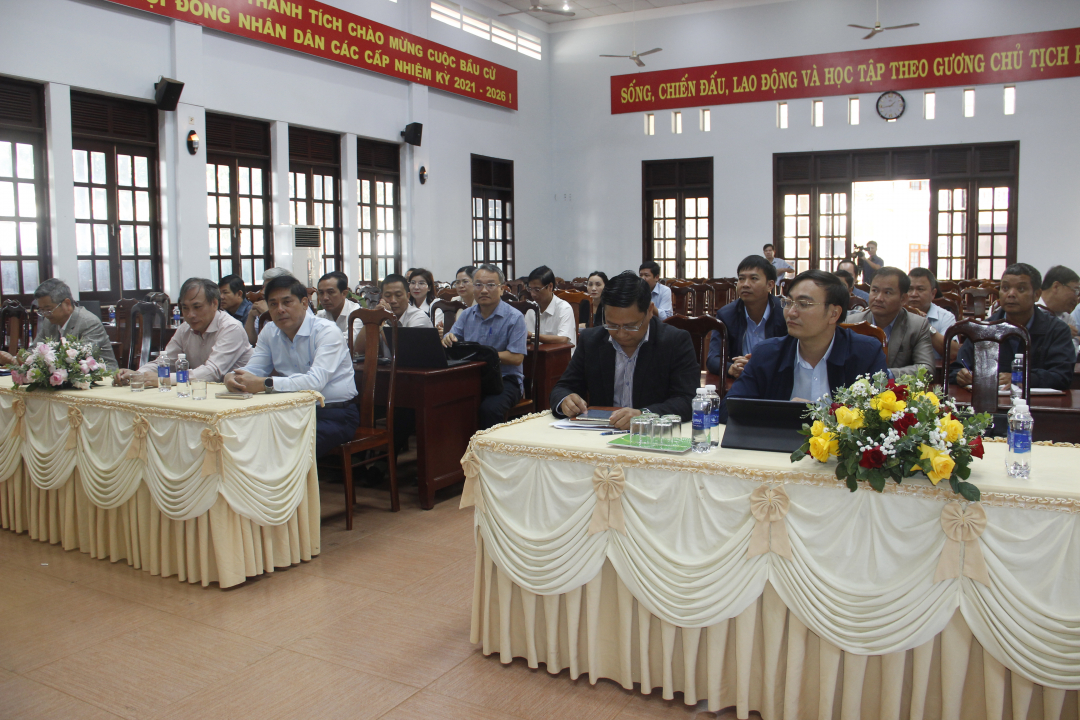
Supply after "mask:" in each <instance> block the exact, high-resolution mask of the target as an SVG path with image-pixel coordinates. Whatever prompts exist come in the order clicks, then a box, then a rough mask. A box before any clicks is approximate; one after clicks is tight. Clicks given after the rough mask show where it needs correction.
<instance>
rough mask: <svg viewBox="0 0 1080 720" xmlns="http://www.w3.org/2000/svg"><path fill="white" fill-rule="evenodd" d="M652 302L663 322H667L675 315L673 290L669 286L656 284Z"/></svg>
mask: <svg viewBox="0 0 1080 720" xmlns="http://www.w3.org/2000/svg"><path fill="white" fill-rule="evenodd" d="M652 301H653V305H656V310H657V314H658V315H659V317H660V319H661V320H666V319H668V318H669V317H671V316H672V315H674V314H675V310H674V309H673V308H672V306H671V288H669V287H668V286H667V285H664V284H662V283H660V282H657V283H656V287H654V288H653V291H652Z"/></svg>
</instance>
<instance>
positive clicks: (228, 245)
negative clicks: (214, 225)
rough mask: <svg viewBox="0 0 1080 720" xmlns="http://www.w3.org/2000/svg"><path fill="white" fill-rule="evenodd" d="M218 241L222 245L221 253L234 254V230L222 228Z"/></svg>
mask: <svg viewBox="0 0 1080 720" xmlns="http://www.w3.org/2000/svg"><path fill="white" fill-rule="evenodd" d="M218 241H219V243H220V245H221V254H222V255H232V230H231V229H230V228H221V230H220V231H219V232H218Z"/></svg>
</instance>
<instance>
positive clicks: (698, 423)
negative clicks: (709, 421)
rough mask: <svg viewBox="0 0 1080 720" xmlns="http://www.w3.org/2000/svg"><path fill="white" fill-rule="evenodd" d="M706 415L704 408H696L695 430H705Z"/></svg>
mask: <svg viewBox="0 0 1080 720" xmlns="http://www.w3.org/2000/svg"><path fill="white" fill-rule="evenodd" d="M705 417H706V413H705V412H704V411H702V410H695V411H694V429H695V430H704V429H705Z"/></svg>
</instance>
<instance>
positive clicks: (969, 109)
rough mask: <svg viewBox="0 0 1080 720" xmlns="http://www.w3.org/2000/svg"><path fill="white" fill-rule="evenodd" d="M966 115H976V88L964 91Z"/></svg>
mask: <svg viewBox="0 0 1080 720" xmlns="http://www.w3.org/2000/svg"><path fill="white" fill-rule="evenodd" d="M964 117H975V90H974V89H972V88H968V89H967V90H965V91H964Z"/></svg>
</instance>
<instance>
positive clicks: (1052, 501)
mask: <svg viewBox="0 0 1080 720" xmlns="http://www.w3.org/2000/svg"><path fill="white" fill-rule="evenodd" d="M551 422H552V418H551V416H550V414H548V413H544V414H539V415H534V416H530V417H526V418H522V419H520V420H519V421H516V422H513V423H509V424H506V425H502V426H498V427H496V428H492V429H491V430H489V431H482V432H479V433H477V434H476V435H475V436H474V437H473V440H472V442H471V443H470V446H469V451H468V452H467V453H466V455H465V457H464V458H463V459H462V465H463V468H464V470H465V474H466V484H465V488H464V492H463V495H462V501H461V505H462V507H474V523H475V525H474V527H475V533H476V534H475V537H476V563H475V568H474V578H473V580H474V585H473V587H474V593H473V611H472V628H471V630H472V641H473V642H475V643H479V644H480V645H481V647H482V650H483V652H484V654H486V655H491V654H494V653H498V654H499V657H500V660H501V662H503V663H509V662H511V660H512V659H513V658H515V657H521V658H525V660H526V662H527V664H528V665H529V666H530V667H533V668H536V667H538V665H539V663H545V665H546V667H547V671H548V672H549V673H552V674H557V673H559V672H560V671H562V670H563V669H565V668H569V671H570V672H569V675H570V678H571V679H577V678H578V677H580V676H582V675H587V677H588V681H589V682H590V683H596V682H597V680H598V679H600V678H609V679H611V680H613V681H615V682H617V683H619V684H621V685H622V686H623V687H625V688H627V689H633V688H634V687H635V684H637V686H638V687H639V688H640V691H641V692H642V693H646V694H648V693H651V692H653V691H654V690H655V689H659V691H660V694H661V695H662V696H663V697H664V698H667V699H672V698H674V695H675V693H678V692H681V693H682V701H683V702H684V703H686V704H687V705H694V704H696V703H697V702H698V701H699V700H707V704H708V709H709V710H711V711H718V710H720V709H722V708H725V707H730V706H734V707H735V708H736V714H737V716H738V717H739V718H746V717H748V715H749V712H750V711H751V710H754V711H757V712H759V713H760V714H761V717H762V718H764V720H773V719H775V718H785V719H792V720H794V719H802V718H815V717H816V718H828V719H831V718H833V717H837V716H838V717H840V718H843V719H850V718H859V717H862V718H901V717H903V718H938V717H941V718H971V719H974V718H995V719H996V718H1002V717H1003V716H1006V713H1007V712H1008V711H1009V710H1011V717H1014V718H1027V717H1029V712H1030V714H1031V715H1030V716H1032V717H1040V718H1058V717H1076V713H1077V692H1076V691H1077V689H1080V484H1078V483H1077V482H1076V480H1075V478H1076V470H1075V468H1076V467H1077V466H1078V465H1080V449H1073V448H1065V447H1050V446H1045V445H1036V446H1035V447H1034V448H1033V450H1032V467H1033V471H1032V477H1031V479H1030V480H1021V479H1015V478H1009V477H1008V476H1007V475H1006V474H1005V472H1004V456H1005V445H1004V444H1003V443H1000V442H992V441H987V442H986V454H985V458H983V459H982V460H976V461H975V462H974V463H973V465H972V473H971V477H970V481H971V482H973V483H975V484H976V485H977V486H978V487H980V489H981V491H982V500H981V502H979V503H967V502H964V501H961V499H960V498H958V497H956V496H955V495H954V494H953V493H952V492H951V491H950V490H949V489H948V486H947V483H943V484H941V485H938V486H936V487H935V486H934V485H932V484H931V483H930V482H929V481H928V480H927V479H925V478H909V479H906V480H904V482H903V483H902V484H896V483H889V484H888V485H887V486H886V490H885V492H883V493H877V492H874V491H872V490H871V489H869V488H867V487H861V488H860V489H859V490H858V491H856V492H854V493H852V492H850V491H849V490H848V489H847V487H846V486H845V485H844V484H843V483H842V482H840V481H838V480H837V479H836V477H835V469H836V465H835V461H831V462H829V463H826V464H822V463H818V462H817V461H815V460H813V459H811V458H805V459H803V460H801V461H799V462H797V463H791V462H790V458H789V457H788V455H787V454H786V453H767V452H753V451H741V450H728V449H721V448H714V449H713V450H712V451H710V452H708V453H705V454H693V453H687V454H685V455H667V454H663V453H655V452H647V451H640V450H634V449H630V448H624V449H617V448H614V447H611V446H609V445H608V441H610V440H611V439H612V438H611V437H606V436H601V435H600V434H599V433H597V432H589V431H583V430H558V429H555V428H553V427H551ZM684 430H686V431H688V430H689V427H688V425H685V426H684ZM1007 708H1008V710H1007Z"/></svg>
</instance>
